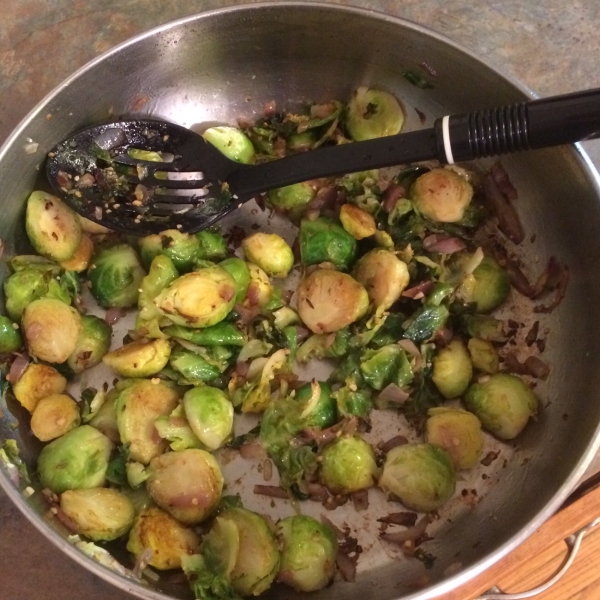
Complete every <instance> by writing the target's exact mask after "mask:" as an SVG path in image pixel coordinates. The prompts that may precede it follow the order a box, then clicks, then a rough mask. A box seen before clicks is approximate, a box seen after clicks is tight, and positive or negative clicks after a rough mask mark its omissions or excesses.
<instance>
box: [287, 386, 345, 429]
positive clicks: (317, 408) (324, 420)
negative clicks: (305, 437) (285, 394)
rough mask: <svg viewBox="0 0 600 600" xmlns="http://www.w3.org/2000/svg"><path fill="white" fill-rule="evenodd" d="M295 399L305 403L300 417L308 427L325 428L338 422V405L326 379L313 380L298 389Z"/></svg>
mask: <svg viewBox="0 0 600 600" xmlns="http://www.w3.org/2000/svg"><path fill="white" fill-rule="evenodd" d="M295 399H296V401H297V402H299V403H301V404H302V405H303V410H302V412H301V413H300V418H301V419H303V420H304V423H305V424H306V425H307V426H308V427H320V428H321V429H324V428H326V427H330V426H331V425H334V424H335V423H337V420H338V417H337V407H336V402H335V399H334V398H333V397H332V394H331V386H330V385H329V384H328V383H326V382H324V381H313V382H312V383H306V384H304V385H303V386H300V387H299V388H298V389H297V390H296V395H295Z"/></svg>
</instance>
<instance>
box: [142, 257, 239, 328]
mask: <svg viewBox="0 0 600 600" xmlns="http://www.w3.org/2000/svg"><path fill="white" fill-rule="evenodd" d="M235 291H236V286H235V281H234V279H233V277H232V276H231V275H230V274H229V273H228V272H227V271H226V270H225V269H223V268H221V267H218V266H214V267H206V268H203V269H199V270H198V271H193V272H192V273H187V274H186V275H182V276H181V277H179V278H178V279H176V280H175V281H174V282H173V283H171V285H169V286H168V287H167V288H165V289H164V290H163V291H162V292H161V293H160V294H159V295H158V296H157V297H156V298H155V299H154V303H155V304H156V306H158V308H160V310H161V311H162V312H163V314H164V315H165V316H166V317H168V318H169V319H170V320H171V321H173V323H175V324H176V325H184V326H186V327H209V326H210V325H215V324H216V323H219V322H220V321H222V320H223V319H224V318H225V317H226V316H227V315H228V314H229V312H230V311H231V309H232V308H233V305H234V303H235Z"/></svg>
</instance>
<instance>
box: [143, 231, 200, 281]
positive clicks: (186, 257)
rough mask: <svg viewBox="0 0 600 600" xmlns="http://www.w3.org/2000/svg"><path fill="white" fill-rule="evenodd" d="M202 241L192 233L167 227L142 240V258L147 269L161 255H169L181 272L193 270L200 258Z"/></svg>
mask: <svg viewBox="0 0 600 600" xmlns="http://www.w3.org/2000/svg"><path fill="white" fill-rule="evenodd" d="M199 252H200V243H199V242H198V238H197V237H196V236H195V235H193V234H191V233H184V232H182V231H179V230H178V229H167V230H166V231H161V232H160V233H156V234H154V235H147V236H146V237H143V238H142V239H141V240H140V258H141V259H142V263H143V264H144V266H145V267H146V269H149V268H150V265H151V264H152V261H153V260H154V259H155V258H156V257H157V256H160V255H164V256H168V257H169V258H170V259H171V261H172V262H173V265H175V268H176V269H177V270H178V271H179V272H180V273H185V272H187V271H191V270H192V269H193V267H194V263H195V262H196V260H197V259H198V253H199Z"/></svg>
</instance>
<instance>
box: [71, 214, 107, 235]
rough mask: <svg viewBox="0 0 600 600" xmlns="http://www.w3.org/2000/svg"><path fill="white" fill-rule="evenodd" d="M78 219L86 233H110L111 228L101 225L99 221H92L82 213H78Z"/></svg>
mask: <svg viewBox="0 0 600 600" xmlns="http://www.w3.org/2000/svg"><path fill="white" fill-rule="evenodd" d="M77 220H78V221H79V224H80V225H81V229H82V230H83V231H84V232H85V233H89V234H90V235H105V234H107V233H110V232H111V230H110V229H109V228H108V227H104V225H100V224H99V223H95V222H94V221H90V220H89V219H86V218H85V217H82V216H81V215H79V214H78V215H77Z"/></svg>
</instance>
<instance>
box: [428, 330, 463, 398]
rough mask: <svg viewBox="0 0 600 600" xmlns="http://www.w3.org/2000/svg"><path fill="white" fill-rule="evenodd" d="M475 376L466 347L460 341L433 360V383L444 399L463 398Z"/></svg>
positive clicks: (443, 349)
mask: <svg viewBox="0 0 600 600" xmlns="http://www.w3.org/2000/svg"><path fill="white" fill-rule="evenodd" d="M472 376H473V365H472V364H471V359H470V358H469V353H468V352H467V349H466V348H465V345H464V344H463V343H462V342H461V341H460V340H458V339H453V340H451V341H450V343H449V344H448V345H447V346H446V347H444V348H441V349H440V350H439V351H438V353H437V354H436V356H435V358H434V359H433V375H432V379H433V383H435V387H437V389H438V390H439V392H440V394H442V396H444V398H457V397H458V396H462V395H463V394H464V393H465V391H466V389H467V388H468V387H469V382H470V381H471V377H472Z"/></svg>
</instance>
